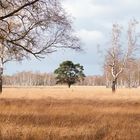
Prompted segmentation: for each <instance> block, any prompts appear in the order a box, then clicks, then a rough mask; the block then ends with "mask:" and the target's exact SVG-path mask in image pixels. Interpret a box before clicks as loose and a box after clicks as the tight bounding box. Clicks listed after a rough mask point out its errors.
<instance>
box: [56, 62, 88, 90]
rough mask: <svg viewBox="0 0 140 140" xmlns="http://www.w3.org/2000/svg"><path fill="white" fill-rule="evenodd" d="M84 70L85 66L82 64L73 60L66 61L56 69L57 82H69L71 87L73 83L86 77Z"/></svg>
mask: <svg viewBox="0 0 140 140" xmlns="http://www.w3.org/2000/svg"><path fill="white" fill-rule="evenodd" d="M83 70H84V69H83V66H81V65H80V64H74V63H73V62H72V61H64V62H63V63H61V64H60V66H59V68H57V69H56V70H55V71H54V73H55V74H56V80H57V84H58V83H60V84H67V85H68V87H69V88H70V86H71V85H72V84H75V83H76V82H78V81H80V80H83V79H84V77H85V75H84V73H83Z"/></svg>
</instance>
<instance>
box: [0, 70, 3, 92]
mask: <svg viewBox="0 0 140 140" xmlns="http://www.w3.org/2000/svg"><path fill="white" fill-rule="evenodd" d="M2 75H3V68H2V67H1V68H0V94H1V93H2Z"/></svg>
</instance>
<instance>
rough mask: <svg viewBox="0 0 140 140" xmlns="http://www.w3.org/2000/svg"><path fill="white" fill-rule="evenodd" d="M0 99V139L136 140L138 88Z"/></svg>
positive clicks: (139, 131)
mask: <svg viewBox="0 0 140 140" xmlns="http://www.w3.org/2000/svg"><path fill="white" fill-rule="evenodd" d="M0 96H1V97H0V98H1V99H0V140H139V139H140V93H139V89H130V90H129V89H122V90H121V89H119V90H118V92H117V93H116V94H112V93H111V91H110V89H105V88H98V87H96V88H94V87H72V89H67V88H66V87H46V88H42V87H40V88H4V92H3V94H2V95H0ZM54 98H55V99H54Z"/></svg>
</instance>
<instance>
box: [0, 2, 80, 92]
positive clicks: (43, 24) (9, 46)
mask: <svg viewBox="0 0 140 140" xmlns="http://www.w3.org/2000/svg"><path fill="white" fill-rule="evenodd" d="M58 48H71V49H75V50H79V49H80V43H79V39H78V38H77V37H76V36H75V35H74V34H73V30H72V27H71V21H70V20H69V18H67V14H66V13H65V11H64V10H63V8H62V7H61V4H60V2H59V0H0V92H2V74H3V65H4V64H5V63H6V62H8V61H11V60H16V61H21V60H23V59H24V58H30V56H31V55H33V56H35V57H36V58H43V57H44V56H43V55H45V54H47V53H52V52H54V51H57V49H58Z"/></svg>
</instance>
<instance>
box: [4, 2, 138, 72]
mask: <svg viewBox="0 0 140 140" xmlns="http://www.w3.org/2000/svg"><path fill="white" fill-rule="evenodd" d="M62 5H63V7H64V8H65V10H66V12H67V13H68V15H70V16H72V19H73V27H74V30H75V32H76V34H77V36H79V38H80V39H81V41H82V42H83V48H84V52H82V53H77V52H74V51H73V50H71V51H70V50H59V51H58V52H56V53H53V54H49V55H46V58H45V59H43V60H41V61H39V60H36V59H32V60H29V61H26V60H25V61H23V62H22V63H20V64H19V63H17V62H9V63H8V64H6V66H5V69H4V70H5V74H13V73H16V72H19V71H40V72H48V73H49V72H53V71H54V70H55V69H56V68H57V67H58V65H59V64H60V63H61V62H62V61H64V60H71V61H73V62H74V63H80V64H81V65H83V66H84V69H85V71H84V72H85V74H86V75H98V74H102V62H103V58H104V56H102V57H101V54H98V53H97V52H98V51H97V50H98V49H97V45H98V44H100V45H101V48H100V49H102V50H106V48H108V43H107V42H109V40H110V33H111V28H112V24H113V23H118V24H121V25H122V26H124V28H125V27H126V26H127V23H128V22H129V20H131V19H133V18H135V19H136V20H137V21H140V0H63V2H62ZM139 29H140V27H139Z"/></svg>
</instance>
